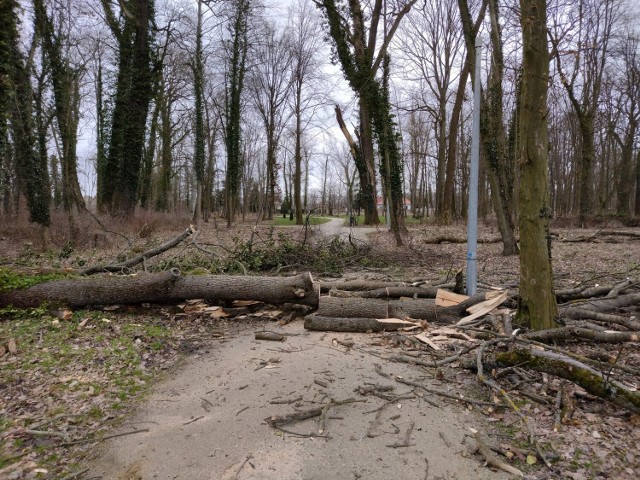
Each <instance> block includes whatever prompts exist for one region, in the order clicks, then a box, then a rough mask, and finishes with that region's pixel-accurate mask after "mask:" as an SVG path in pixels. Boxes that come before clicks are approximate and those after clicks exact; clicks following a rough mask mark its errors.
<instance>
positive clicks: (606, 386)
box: [496, 348, 640, 413]
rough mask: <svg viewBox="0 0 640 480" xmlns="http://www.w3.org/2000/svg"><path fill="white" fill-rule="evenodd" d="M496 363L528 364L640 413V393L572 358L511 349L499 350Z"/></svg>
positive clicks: (556, 354)
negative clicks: (501, 351) (500, 351)
mask: <svg viewBox="0 0 640 480" xmlns="http://www.w3.org/2000/svg"><path fill="white" fill-rule="evenodd" d="M496 362H498V363H499V364H501V365H504V366H516V365H518V366H523V365H524V366H526V368H532V369H534V370H536V371H538V372H544V373H549V374H551V375H555V376H556V377H560V378H564V379H566V380H569V381H571V382H573V383H575V384H576V385H579V386H580V387H582V388H584V389H585V390H586V391H587V392H589V393H590V394H592V395H596V396H598V397H601V398H605V399H608V400H610V401H612V402H613V403H615V404H617V405H620V406H621V407H624V408H626V409H627V410H629V411H630V412H633V413H640V393H638V392H633V391H631V390H629V389H628V388H627V387H625V386H624V385H622V384H620V383H618V382H616V381H614V380H611V379H610V378H609V377H608V376H607V377H605V376H604V375H603V374H602V373H600V372H598V371H596V370H594V369H592V368H591V367H589V366H587V365H585V364H584V363H581V362H579V361H577V360H575V359H573V358H570V357H567V356H565V355H561V354H559V353H554V352H548V351H543V350H535V349H533V348H512V349H510V350H509V351H507V352H503V353H498V354H497V355H496Z"/></svg>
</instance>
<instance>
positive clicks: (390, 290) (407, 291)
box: [353, 287, 455, 298]
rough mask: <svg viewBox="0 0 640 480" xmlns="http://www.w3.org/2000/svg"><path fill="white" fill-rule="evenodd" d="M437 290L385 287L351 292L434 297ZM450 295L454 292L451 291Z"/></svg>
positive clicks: (368, 295)
mask: <svg viewBox="0 0 640 480" xmlns="http://www.w3.org/2000/svg"><path fill="white" fill-rule="evenodd" d="M438 290H439V289H437V288H436V287H385V288H376V289H375V290H365V291H362V292H353V294H354V296H358V297H360V298H400V297H410V298H436V294H437V293H438ZM452 295H455V294H453V293H452Z"/></svg>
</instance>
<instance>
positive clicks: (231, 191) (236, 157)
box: [224, 0, 251, 227]
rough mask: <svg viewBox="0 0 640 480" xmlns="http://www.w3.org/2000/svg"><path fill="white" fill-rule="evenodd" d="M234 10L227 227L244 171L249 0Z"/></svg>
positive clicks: (237, 0) (228, 103)
mask: <svg viewBox="0 0 640 480" xmlns="http://www.w3.org/2000/svg"><path fill="white" fill-rule="evenodd" d="M233 10H234V11H233V18H232V26H231V45H230V51H229V52H228V55H229V60H228V61H229V63H228V65H227V68H228V72H227V77H228V78H227V85H226V88H227V91H226V98H225V101H226V103H225V114H224V117H225V132H224V137H225V138H224V140H225V146H226V149H227V171H226V178H225V215H226V217H227V226H228V227H230V226H231V225H232V224H233V221H234V219H235V215H236V210H237V208H238V204H239V200H240V182H241V180H242V170H243V166H242V148H241V141H242V131H241V125H240V114H241V110H242V91H243V89H244V79H245V70H246V59H247V50H248V39H247V34H248V27H249V24H248V22H249V13H250V10H251V3H250V0H235V1H234V2H233Z"/></svg>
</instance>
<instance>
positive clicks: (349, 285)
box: [320, 280, 408, 293]
mask: <svg viewBox="0 0 640 480" xmlns="http://www.w3.org/2000/svg"><path fill="white" fill-rule="evenodd" d="M407 286H408V284H407V283H405V282H380V281H375V280H374V281H372V280H338V281H336V282H320V290H321V292H322V293H329V291H330V290H333V289H335V290H344V291H347V292H354V291H367V290H378V289H383V288H389V287H407Z"/></svg>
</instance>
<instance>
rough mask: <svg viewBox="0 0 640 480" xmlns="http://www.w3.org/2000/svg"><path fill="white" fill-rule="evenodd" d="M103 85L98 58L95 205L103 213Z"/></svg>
mask: <svg viewBox="0 0 640 480" xmlns="http://www.w3.org/2000/svg"><path fill="white" fill-rule="evenodd" d="M98 55H99V54H98ZM103 91H104V85H103V80H102V60H101V58H98V71H97V72H96V172H97V174H96V177H97V185H96V205H97V207H98V210H99V211H100V212H101V213H104V204H105V202H104V199H103V198H102V195H103V192H104V185H103V184H104V181H105V178H106V177H107V175H108V172H107V140H108V138H107V137H108V135H109V133H108V128H107V111H106V108H105V104H104V93H103Z"/></svg>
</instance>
